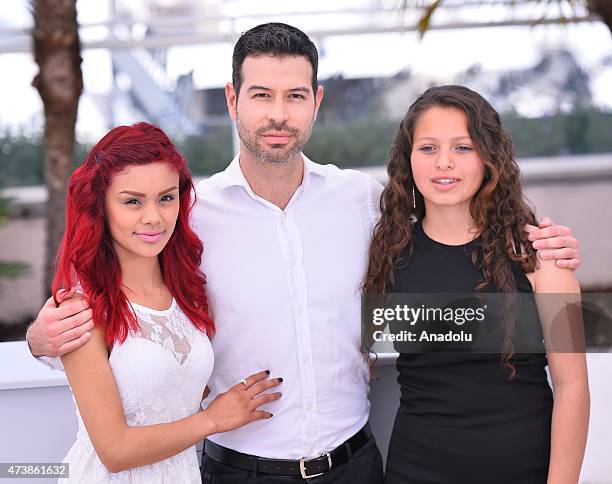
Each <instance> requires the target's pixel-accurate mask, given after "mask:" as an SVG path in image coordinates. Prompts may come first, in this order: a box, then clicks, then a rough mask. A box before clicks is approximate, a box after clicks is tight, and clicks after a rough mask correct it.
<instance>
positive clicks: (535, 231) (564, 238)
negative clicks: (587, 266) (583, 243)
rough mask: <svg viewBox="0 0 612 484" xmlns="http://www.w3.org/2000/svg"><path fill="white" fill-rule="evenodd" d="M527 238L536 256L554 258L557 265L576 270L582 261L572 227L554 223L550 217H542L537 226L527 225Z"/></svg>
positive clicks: (578, 244)
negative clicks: (536, 252) (535, 251)
mask: <svg viewBox="0 0 612 484" xmlns="http://www.w3.org/2000/svg"><path fill="white" fill-rule="evenodd" d="M525 230H526V231H527V232H529V240H531V241H532V243H533V248H534V249H536V250H537V251H538V256H539V257H540V258H541V259H544V260H554V261H555V264H556V265H557V267H560V268H562V269H572V270H576V269H577V268H578V266H579V265H580V262H582V259H581V258H580V249H579V246H580V243H579V242H578V240H577V239H576V238H574V237H573V236H572V229H571V228H569V227H564V226H563V225H556V224H555V223H554V222H553V221H552V220H551V219H550V218H548V217H544V218H543V219H542V221H541V222H540V226H539V227H535V226H533V225H527V226H526V227H525Z"/></svg>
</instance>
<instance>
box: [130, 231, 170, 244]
mask: <svg viewBox="0 0 612 484" xmlns="http://www.w3.org/2000/svg"><path fill="white" fill-rule="evenodd" d="M163 234H164V232H163V231H162V232H141V233H138V232H136V235H137V236H138V237H139V238H140V239H141V240H143V241H145V242H148V243H153V242H157V241H158V240H159V239H161V237H162V235H163Z"/></svg>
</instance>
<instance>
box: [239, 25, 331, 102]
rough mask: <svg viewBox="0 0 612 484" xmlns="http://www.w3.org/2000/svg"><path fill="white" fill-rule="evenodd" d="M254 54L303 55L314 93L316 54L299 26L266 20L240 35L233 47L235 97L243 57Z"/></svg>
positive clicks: (315, 91)
mask: <svg viewBox="0 0 612 484" xmlns="http://www.w3.org/2000/svg"><path fill="white" fill-rule="evenodd" d="M258 55H272V56H275V57H284V56H302V57H306V59H307V60H308V62H310V65H311V66H312V92H313V94H315V95H316V93H317V70H318V67H319V54H318V52H317V48H316V47H315V45H314V44H313V43H312V40H310V38H309V37H308V36H307V35H306V34H305V33H304V32H302V31H301V30H300V29H297V28H295V27H292V26H291V25H287V24H283V23H278V22H270V23H267V24H261V25H257V26H256V27H253V28H252V29H251V30H247V31H246V32H244V33H243V34H242V35H241V36H240V38H239V39H238V42H236V45H235V46H234V55H233V56H232V83H233V84H234V90H235V92H236V96H238V93H239V92H240V86H241V85H242V63H243V62H244V59H246V58H247V57H249V56H251V57H256V56H258Z"/></svg>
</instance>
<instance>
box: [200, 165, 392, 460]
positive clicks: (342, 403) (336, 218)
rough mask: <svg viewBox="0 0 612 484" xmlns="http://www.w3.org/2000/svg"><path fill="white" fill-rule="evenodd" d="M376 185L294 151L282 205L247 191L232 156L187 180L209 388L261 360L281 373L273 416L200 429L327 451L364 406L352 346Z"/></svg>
mask: <svg viewBox="0 0 612 484" xmlns="http://www.w3.org/2000/svg"><path fill="white" fill-rule="evenodd" d="M381 190H382V186H381V185H380V184H379V183H378V182H376V181H375V180H374V179H372V178H371V177H369V176H368V175H365V174H363V173H360V172H358V171H353V170H340V169H338V168H337V167H335V166H332V165H319V164H316V163H313V162H312V161H310V160H308V159H307V158H306V157H304V177H303V182H302V184H301V186H300V187H299V188H298V189H297V190H296V192H295V194H294V195H293V197H292V198H291V200H290V201H289V203H288V205H287V207H286V208H285V210H281V209H280V208H279V207H277V206H276V205H274V204H272V203H270V202H268V201H267V200H265V199H263V198H261V197H259V196H257V195H255V193H254V192H253V191H252V190H251V188H250V186H249V184H248V182H247V181H246V179H245V177H244V174H243V173H242V170H241V169H240V164H239V161H238V157H236V158H235V159H234V160H233V161H232V162H231V164H230V165H229V166H228V167H227V169H226V170H225V171H223V172H221V173H218V174H216V175H214V176H212V177H211V178H209V179H207V180H204V181H202V182H200V183H199V184H198V186H197V189H196V191H197V197H198V199H197V203H196V207H195V209H194V212H193V214H192V225H193V227H194V229H195V231H196V233H197V234H198V235H199V236H200V238H201V239H202V241H203V242H204V256H203V261H202V270H203V272H204V273H205V274H206V277H207V291H208V296H209V298H210V305H211V311H212V315H213V317H214V320H215V323H216V325H217V333H216V336H215V337H214V339H213V341H212V343H213V347H214V351H215V367H214V370H213V375H212V377H211V379H210V381H209V384H208V385H209V387H210V389H211V395H210V397H209V399H212V398H214V397H215V396H216V395H217V394H219V393H221V392H224V391H226V390H227V389H229V388H230V387H231V386H232V385H234V384H236V383H237V382H239V381H240V380H241V379H242V378H245V377H247V376H248V375H250V374H252V373H255V372H257V371H261V370H266V369H269V370H270V371H271V377H283V379H284V382H283V383H282V385H281V386H280V391H281V392H282V394H283V396H282V398H281V399H280V400H279V401H277V402H272V403H271V404H268V405H266V406H264V407H262V408H263V409H265V410H267V411H269V412H271V413H273V415H274V416H273V418H271V419H266V420H261V421H257V422H254V423H251V424H248V425H246V426H244V427H242V428H239V429H236V430H233V431H231V432H225V433H222V434H217V435H214V436H212V437H211V440H213V441H214V442H216V443H218V444H219V445H223V446H225V447H229V448H231V449H234V450H237V451H239V452H243V453H247V454H254V455H258V456H261V457H269V458H278V459H299V458H301V457H312V456H318V455H320V454H323V453H325V452H328V451H330V450H332V449H334V448H335V447H337V446H338V445H340V444H341V443H342V442H344V441H345V440H346V439H348V438H349V437H351V436H352V435H353V434H355V433H356V432H357V431H359V429H360V428H361V427H362V426H363V425H364V424H365V423H366V421H367V419H368V413H369V402H368V398H367V394H368V367H367V363H366V361H365V359H364V356H363V354H362V353H361V352H360V351H359V345H360V329H361V324H360V321H361V312H360V311H361V309H360V285H361V284H362V282H363V278H364V275H365V272H366V269H367V259H368V248H369V243H370V239H371V234H372V231H373V228H374V225H375V223H376V222H377V220H378V216H379V208H378V205H379V197H380V192H381Z"/></svg>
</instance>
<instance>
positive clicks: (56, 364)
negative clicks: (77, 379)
mask: <svg viewBox="0 0 612 484" xmlns="http://www.w3.org/2000/svg"><path fill="white" fill-rule="evenodd" d="M32 356H33V357H34V358H36V359H37V360H38V361H39V362H40V363H42V364H43V365H45V366H48V367H49V368H51V369H52V370H57V371H64V365H63V364H62V359H61V358H60V357H59V356H56V357H55V358H51V357H49V356H34V355H32Z"/></svg>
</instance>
